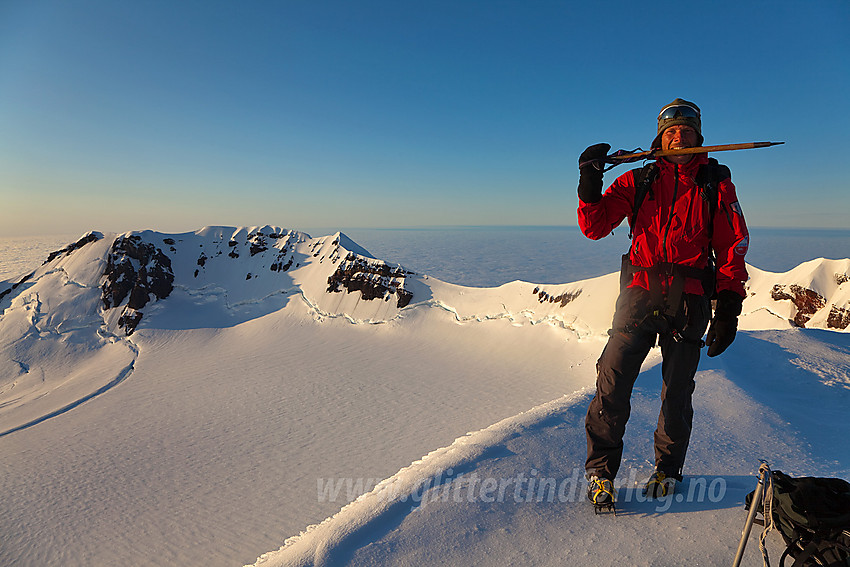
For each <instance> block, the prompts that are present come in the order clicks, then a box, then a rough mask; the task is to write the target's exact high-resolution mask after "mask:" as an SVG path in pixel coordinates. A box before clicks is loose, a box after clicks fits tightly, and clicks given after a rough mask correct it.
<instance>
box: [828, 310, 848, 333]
mask: <svg viewBox="0 0 850 567" xmlns="http://www.w3.org/2000/svg"><path fill="white" fill-rule="evenodd" d="M826 326H827V327H828V328H830V329H846V328H847V327H850V310H848V309H845V308H844V307H836V306H835V305H833V306H832V308H831V309H830V310H829V315H828V316H827V318H826Z"/></svg>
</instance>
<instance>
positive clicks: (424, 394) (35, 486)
mask: <svg viewBox="0 0 850 567" xmlns="http://www.w3.org/2000/svg"><path fill="white" fill-rule="evenodd" d="M134 236H138V237H139V239H140V242H143V243H149V244H153V245H154V246H155V247H157V248H159V249H160V250H161V251H162V252H163V253H164V254H165V255H167V256H168V257H169V259H170V262H171V269H172V270H173V274H174V285H173V290H172V291H171V293H170V295H168V297H166V298H165V299H159V300H157V299H156V297H155V296H153V295H150V296H149V298H148V302H147V303H146V305H145V306H143V307H141V308H138V309H131V308H130V307H129V306H128V304H127V300H126V299H125V300H123V302H122V304H121V305H120V306H118V307H116V308H114V309H107V310H104V305H103V302H102V300H101V295H102V289H101V286H102V285H103V283H104V281H105V280H104V279H103V278H104V276H103V272H104V268H105V266H106V264H107V258H108V255H109V253H110V252H109V251H110V248H111V246H112V243H113V242H114V241H115V239H116V238H121V237H125V238H126V237H134ZM231 243H232V244H231ZM261 248H262V250H261ZM231 253H235V254H234V255H231ZM202 258H204V259H203V260H202ZM199 260H200V262H199ZM290 260H292V262H291V264H290V265H289V267H288V268H287V269H286V270H283V269H282V268H281V266H284V265H286V263H287V262H289V261H290ZM134 266H135V270H136V272H137V274H138V271H139V269H140V268H141V266H140V265H138V262H135V264H134ZM272 266H277V267H276V268H272ZM358 266H359V268H357V267H358ZM153 267H154V266H153V265H152V264H149V265H148V269H149V270H152V269H153ZM341 267H342V268H341ZM346 267H348V268H350V269H349V272H351V271H352V270H354V269H355V268H357V269H360V268H362V269H363V270H364V271H361V272H357V273H356V274H355V276H356V277H359V278H362V280H357V279H356V278H355V280H354V281H355V282H356V281H360V282H361V283H360V284H356V285H361V284H362V282H363V281H365V282H366V283H365V284H363V285H365V286H366V287H364V288H363V289H366V290H367V291H368V293H371V294H374V295H376V296H377V297H376V298H375V299H371V300H369V299H365V297H366V292H364V291H360V290H359V289H358V290H356V291H351V292H349V291H347V290H346V289H345V288H344V286H345V285H352V284H350V283H349V284H346V283H344V278H342V277H341V275H340V274H341V273H342V272H345V271H346V270H345V268H346ZM411 270H412V271H411ZM196 271H197V273H196ZM249 275H250V277H248V276H249ZM848 275H850V260H825V259H818V260H812V261H810V262H806V263H803V264H801V265H800V266H798V267H796V268H793V269H792V270H790V271H788V272H783V273H773V272H767V271H763V270H758V269H756V268H751V276H752V277H751V280H750V282H749V283H748V291H749V294H750V295H749V296H748V298H747V299H746V301H745V303H744V314H743V316H742V318H741V329H742V330H741V331H740V332H739V336H738V338H737V339H736V342H735V343H734V344H733V345H732V347H730V349H729V351H727V353H725V354H724V355H723V356H721V357H719V358H714V359H708V358H705V359H703V361H702V362H701V366H700V372H699V373H698V375H697V391H696V397H695V406H696V408H697V416H696V426H695V432H694V437H693V439H692V443H691V448H690V451H689V455H688V462H687V464H686V471H685V472H686V479H685V486H683V490H682V491H681V492H680V493H679V494H680V495H681V498H675V499H667V500H666V501H663V502H662V501H658V502H652V501H649V502H647V501H645V500H644V499H643V497H642V496H640V493H639V490H636V488H635V487H636V486H638V485H639V484H640V482H641V481H642V480H643V479H644V478H645V477H646V476H648V474H649V472H651V469H652V466H651V464H650V462H649V461H650V460H651V458H652V431H653V429H654V427H655V421H656V416H657V412H658V406H659V402H658V395H659V390H660V380H659V375H658V374H659V372H658V368H657V365H658V363H659V362H660V356H659V354H658V352H657V351H653V352H652V353H651V355H650V358H649V359H648V360H647V363H646V364H645V366H644V369H643V375H642V376H641V377H640V378H639V380H638V385H637V387H636V389H635V395H634V398H633V410H632V417H631V420H630V422H629V428H628V431H627V437H626V453H625V455H624V461H623V467H622V469H621V473H620V477H619V478H618V490H619V502H620V504H619V508H620V510H621V512H620V513H618V515H617V517H616V518H615V517H611V516H599V517H598V516H595V515H594V514H593V512H592V510H591V509H589V506H588V505H587V504H586V502H585V501H584V491H583V481H582V474H583V462H584V452H585V441H584V431H583V419H584V412H585V410H586V407H587V404H588V402H589V399H590V397H591V396H592V393H593V382H594V375H595V371H594V364H595V361H596V358H597V357H598V355H599V352H600V351H601V349H602V347H603V346H604V344H605V339H606V331H607V328H608V326H609V324H610V319H611V315H612V311H613V304H614V298H615V297H616V293H617V286H618V281H617V275H616V274H609V275H605V276H601V277H596V278H590V279H585V280H582V281H576V282H571V283H564V284H539V283H531V282H523V281H514V282H510V283H506V284H504V285H501V286H498V287H483V288H480V287H479V288H472V287H467V286H460V285H455V284H452V283H447V282H444V281H440V280H439V279H436V278H434V277H431V276H429V275H427V274H423V273H418V272H417V270H416V266H404V267H402V266H399V265H397V264H388V263H384V262H383V261H381V260H378V259H376V258H374V257H373V256H372V255H371V254H369V253H368V252H367V251H366V250H365V249H363V248H362V247H361V246H359V245H358V244H357V243H355V242H354V241H352V240H351V239H350V238H348V237H347V236H346V235H345V234H343V233H332V234H329V235H326V236H320V237H317V238H312V237H310V236H309V235H307V234H306V233H303V232H297V231H290V230H285V229H282V228H279V227H268V226H267V227H241V228H234V227H206V228H204V229H201V230H199V231H197V232H190V233H183V234H162V233H156V232H152V231H143V232H135V233H126V234H124V235H116V234H105V235H103V238H101V239H100V240H98V241H96V242H92V243H89V244H85V245H84V246H81V247H80V248H79V249H76V250H73V251H71V252H69V253H66V254H62V255H59V256H58V257H57V258H55V259H54V260H52V261H51V262H48V263H47V264H45V265H43V266H41V267H39V268H37V269H36V270H35V273H34V274H33V276H32V277H31V278H29V279H28V280H27V281H26V282H23V283H22V284H20V285H19V286H18V287H16V288H15V289H14V290H9V292H8V293H6V294H5V295H4V296H3V297H2V299H0V313H2V315H0V455H2V460H0V462H1V463H2V465H0V466H2V474H0V490H2V493H3V495H4V497H3V499H2V504H0V530H2V533H3V534H4V536H3V540H2V544H0V564H4V565H24V566H26V565H33V566H34V565H59V564H61V565H68V566H74V565H139V566H144V565H160V566H161V565H181V566H191V565H245V564H248V565H251V564H256V565H264V566H270V565H342V564H345V565H375V564H381V565H385V564H386V565H392V564H395V565H423V564H449V565H474V564H480V565H512V564H539V565H547V564H552V565H561V564H564V563H569V564H575V565H620V564H631V565H659V564H685V563H688V564H705V565H714V564H727V563H730V562H731V559H732V557H733V556H734V552H735V548H736V547H737V543H738V539H739V537H740V530H741V527H742V526H743V522H744V519H745V514H744V512H743V509H742V502H743V498H744V495H745V494H746V493H747V492H749V491H750V490H752V489H753V488H754V486H755V479H754V475H755V472H756V470H757V468H758V464H759V459H760V458H764V459H767V460H769V461H770V463H771V465H772V466H773V467H774V468H777V469H781V470H783V471H784V472H786V473H789V474H794V475H803V474H805V475H817V476H842V477H844V478H848V477H850V453H849V452H848V451H850V449H848V446H850V445H848V443H847V442H846V439H844V437H843V436H844V432H845V431H846V430H847V426H848V417H847V413H846V409H845V408H846V407H847V403H848V398H850V364H848V360H850V356H848V355H850V333H848V332H847V331H846V329H844V330H841V329H835V328H830V327H829V324H828V321H829V320H830V319H829V317H828V315H829V313H830V312H831V311H832V310H833V309H840V308H848V307H850V297H848V285H850V284H848V282H847V281H846V280H844V277H846V276H848ZM331 280H333V281H337V282H343V283H339V286H342V287H339V286H338V287H339V289H340V291H338V292H333V291H329V289H330V288H331V287H333V286H332V285H330V281H331ZM11 283H12V282H11V281H10V282H8V283H6V284H3V285H0V293H3V292H5V291H7V289H8V288H10V287H11ZM776 286H785V288H787V289H791V286H798V287H799V288H800V289H809V290H811V291H812V292H815V293H817V294H818V295H819V296H820V297H821V298H822V301H823V306H822V307H821V308H819V309H818V310H817V311H816V312H814V313H813V314H812V315H811V316H810V318H809V319H808V322H807V323H806V327H807V328H798V327H795V326H793V325H792V324H791V323H790V322H789V320H791V319H793V318H794V317H795V316H797V315H798V313H797V311H798V307H797V306H796V305H794V304H793V302H792V301H791V300H789V299H775V298H773V297H772V295H771V292H772V291H773V290H774V289H775V287H776ZM795 289H796V288H795ZM404 292H409V293H412V299H411V300H410V301H409V303H407V304H404V302H403V301H399V300H400V299H402V297H403V295H404ZM777 297H782V296H777ZM130 311H135V312H141V313H142V315H141V319H140V321H139V324H138V326H137V327H136V328H135V330H134V331H133V332H132V333H131V334H129V335H128V334H127V329H126V328H124V327H122V326H120V325H119V324H118V318H119V315H121V313H129V312H130ZM833 320H834V318H833ZM812 408H817V409H816V410H813V409H812ZM774 537H775V538H774ZM772 538H774V539H771V540H769V542H770V545H771V547H770V549H771V551H772V552H773V555H774V556H776V557H778V556H777V555H776V553H778V552H779V549H780V548H779V541H778V536H772ZM744 564H745V565H759V564H761V558H760V554H759V552H758V546H757V542H756V541H755V536H753V537H752V538H751V541H750V543H749V545H748V548H747V552H746V555H745V561H744Z"/></svg>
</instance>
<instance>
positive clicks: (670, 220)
mask: <svg viewBox="0 0 850 567" xmlns="http://www.w3.org/2000/svg"><path fill="white" fill-rule="evenodd" d="M674 171H675V176H674V178H675V181H674V182H673V200H672V201H671V203H670V215H669V216H668V218H667V226H665V227H664V238H662V239H661V248H662V249H663V250H664V256H665V258H666V260H667V262H671V260H670V251H669V250H668V249H667V235H668V234H669V232H670V225H671V224H672V223H673V212H674V211H675V208H676V197H677V196H678V195H679V164H676V165H675V170H674Z"/></svg>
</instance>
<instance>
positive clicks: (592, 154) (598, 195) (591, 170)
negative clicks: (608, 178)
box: [578, 144, 611, 203]
mask: <svg viewBox="0 0 850 567" xmlns="http://www.w3.org/2000/svg"><path fill="white" fill-rule="evenodd" d="M609 151H611V145H610V144H594V145H592V146H590V147H589V148H587V149H586V150H584V151H583V152H582V154H581V156H579V158H578V163H579V165H580V166H581V164H585V165H584V166H583V167H579V172H580V174H581V175H580V176H579V178H578V198H579V199H581V200H582V201H583V202H585V203H596V202H597V201H599V200H600V199H602V168H603V167H604V165H605V164H604V163H603V162H602V161H592V160H596V159H602V158H604V157H605V156H607V155H608V152H609ZM588 162H589V163H588Z"/></svg>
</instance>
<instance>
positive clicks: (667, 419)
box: [585, 287, 711, 480]
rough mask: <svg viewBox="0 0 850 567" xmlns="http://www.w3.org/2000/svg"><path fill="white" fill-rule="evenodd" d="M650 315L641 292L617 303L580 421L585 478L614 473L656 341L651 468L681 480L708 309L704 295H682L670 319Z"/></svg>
mask: <svg viewBox="0 0 850 567" xmlns="http://www.w3.org/2000/svg"><path fill="white" fill-rule="evenodd" d="M649 311H650V308H649V293H648V292H647V291H645V290H643V289H642V288H638V287H634V288H626V289H624V290H623V292H622V293H621V294H620V297H619V298H618V299H617V310H616V313H615V315H614V325H613V328H612V330H611V333H610V334H611V338H610V339H609V340H608V344H607V345H606V346H605V349H604V350H603V351H602V355H601V356H600V357H599V361H598V362H597V377H596V396H595V397H594V398H593V400H592V401H591V402H590V407H589V408H588V410H587V418H586V420H585V430H586V432H587V462H586V465H585V468H586V470H587V472H588V473H589V474H595V475H597V476H600V477H604V478H608V479H612V480H613V479H614V478H615V477H616V475H617V471H618V470H619V468H620V460H621V459H622V456H623V435H624V434H625V431H626V422H627V421H628V420H629V414H630V412H631V403H630V400H631V396H632V388H633V387H634V383H635V380H636V379H637V377H638V374H639V373H640V367H641V364H642V363H643V361H644V359H645V358H646V356H647V354H649V350H650V349H651V348H652V347H653V346H654V345H655V341H656V337H657V338H658V343H659V345H660V346H661V355H662V358H663V362H662V364H661V376H662V379H663V385H662V387H661V412H660V413H659V415H658V427H657V429H656V430H655V466H656V468H657V469H658V470H661V471H663V472H664V473H665V474H668V475H671V476H676V477H680V478H681V473H682V467H683V465H684V462H685V454H686V453H687V450H688V442H689V440H690V437H691V426H692V424H693V416H694V409H693V404H692V402H691V398H692V395H693V392H694V375H695V374H696V371H697V365H698V363H699V355H700V339H701V338H702V335H703V333H704V332H705V329H706V327H707V325H708V320H709V317H710V311H711V308H710V305H709V302H708V299H706V298H705V297H703V296H697V295H690V294H685V295H683V298H682V305H681V306H680V308H679V310H678V312H677V314H676V316H675V317H673V318H664V317H663V316H652V315H649Z"/></svg>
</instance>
